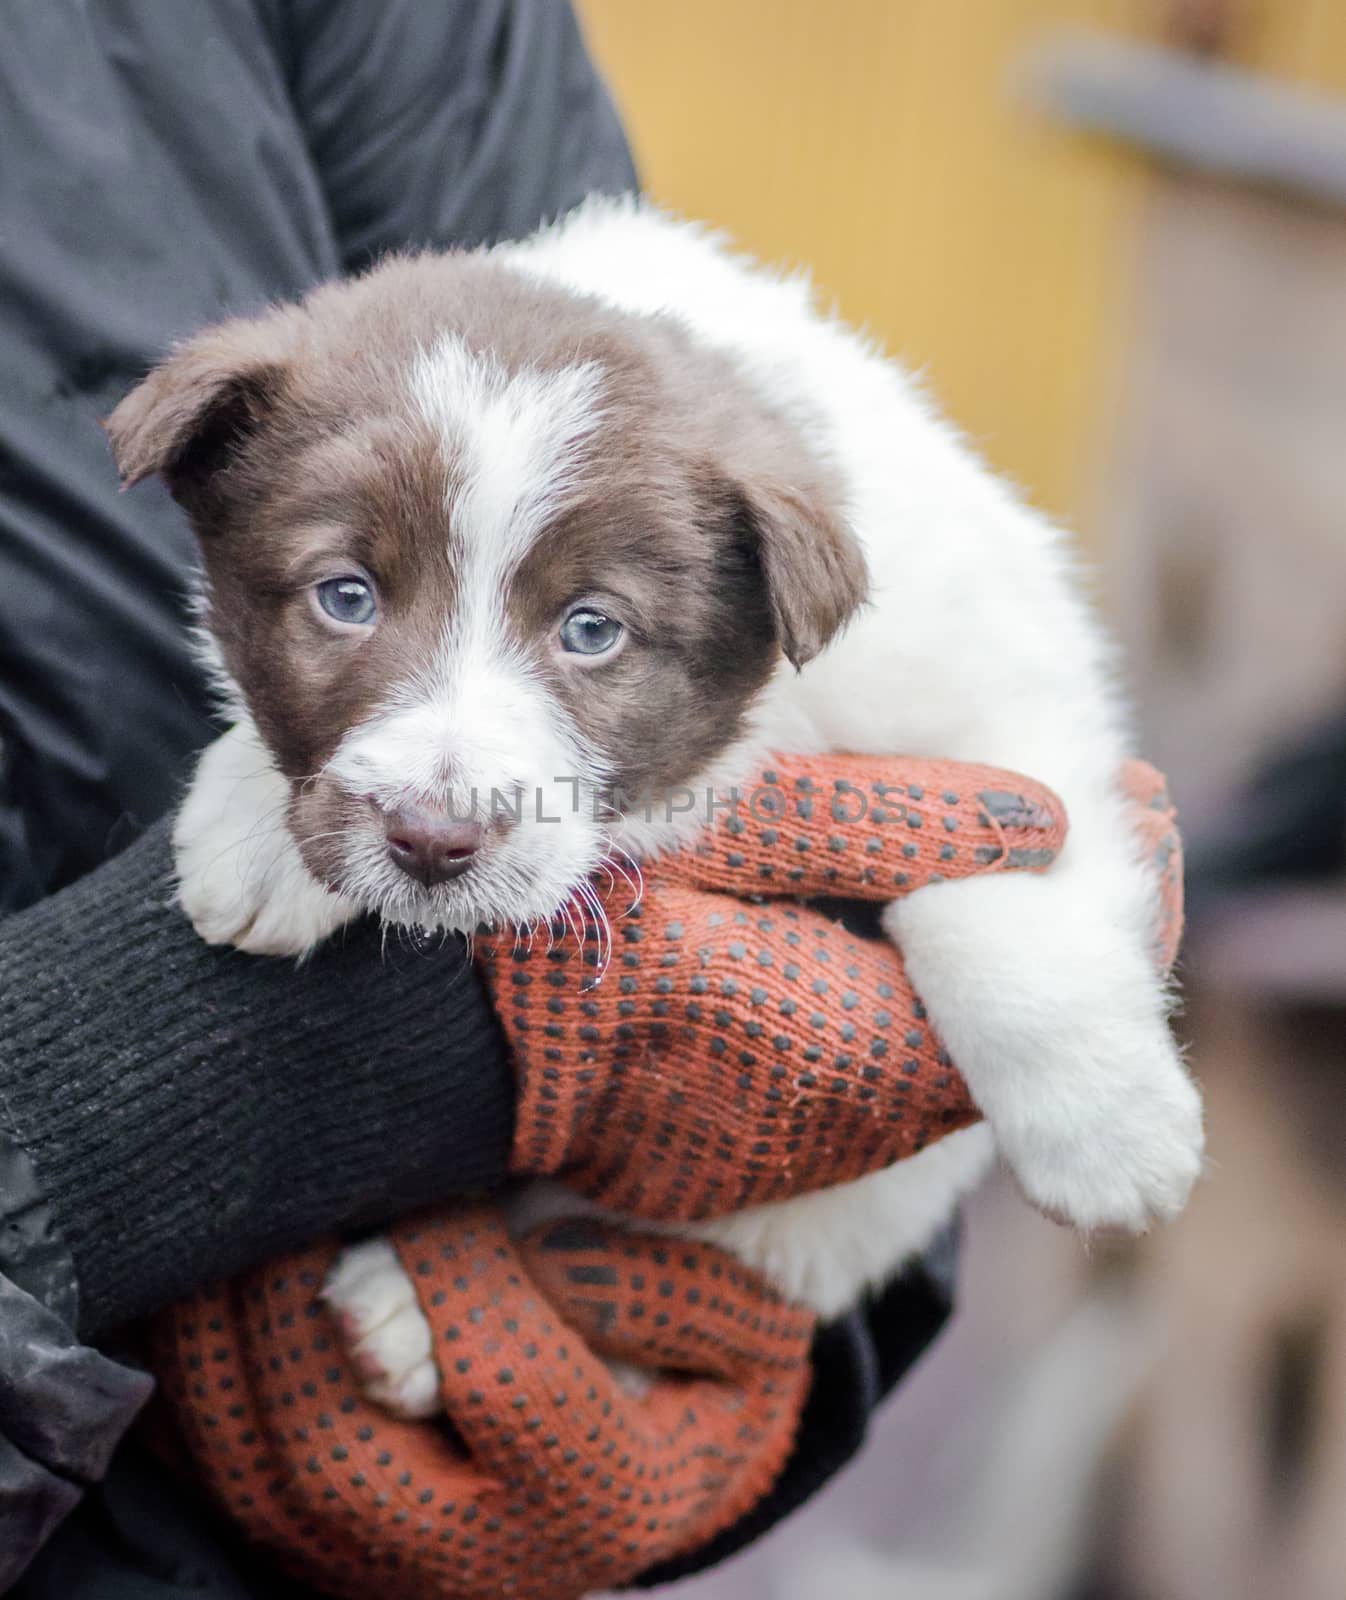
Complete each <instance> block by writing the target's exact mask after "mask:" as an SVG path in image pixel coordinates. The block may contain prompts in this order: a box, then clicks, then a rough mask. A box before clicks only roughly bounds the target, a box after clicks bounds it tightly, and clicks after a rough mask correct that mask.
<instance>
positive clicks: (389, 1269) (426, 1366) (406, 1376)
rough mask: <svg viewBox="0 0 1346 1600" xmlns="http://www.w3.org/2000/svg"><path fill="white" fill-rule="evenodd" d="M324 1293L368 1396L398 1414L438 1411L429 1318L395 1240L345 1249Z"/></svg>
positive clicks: (410, 1415)
mask: <svg viewBox="0 0 1346 1600" xmlns="http://www.w3.org/2000/svg"><path fill="white" fill-rule="evenodd" d="M323 1298H324V1299H325V1300H326V1301H327V1303H328V1305H329V1306H330V1307H331V1308H332V1311H333V1312H334V1314H335V1316H336V1319H337V1324H338V1326H339V1327H340V1329H341V1335H342V1338H343V1339H344V1340H345V1344H346V1350H347V1354H348V1355H349V1356H350V1359H351V1364H352V1365H353V1366H354V1368H355V1372H356V1376H357V1377H358V1378H359V1380H360V1385H361V1387H362V1388H363V1390H364V1392H365V1393H366V1394H367V1395H368V1396H369V1398H370V1399H371V1400H373V1401H375V1402H376V1403H377V1404H378V1405H381V1406H382V1407H383V1408H384V1409H385V1410H386V1411H390V1412H392V1414H393V1415H394V1416H395V1417H406V1418H412V1419H414V1418H418V1417H433V1416H435V1415H436V1414H437V1413H438V1412H439V1411H440V1409H441V1402H440V1398H439V1374H438V1372H436V1370H435V1364H434V1362H433V1361H432V1360H431V1357H430V1351H431V1345H432V1339H431V1334H430V1324H429V1323H428V1322H427V1321H426V1320H425V1316H424V1314H423V1313H422V1311H421V1308H420V1306H419V1305H418V1304H417V1302H416V1294H415V1291H414V1290H413V1288H412V1285H411V1279H410V1278H409V1277H408V1276H407V1274H406V1270H405V1269H404V1268H403V1266H402V1263H401V1261H400V1260H399V1258H398V1255H397V1252H396V1250H394V1249H393V1247H392V1245H390V1244H389V1243H388V1241H387V1240H386V1239H369V1240H367V1241H366V1242H365V1243H364V1244H358V1245H355V1246H353V1247H352V1248H351V1249H349V1250H346V1251H343V1253H342V1255H341V1257H340V1259H339V1260H338V1261H337V1264H336V1266H335V1267H333V1268H332V1272H331V1275H330V1276H329V1277H328V1279H327V1283H326V1285H325V1286H324V1288H323Z"/></svg>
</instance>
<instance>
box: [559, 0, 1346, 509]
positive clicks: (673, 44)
mask: <svg viewBox="0 0 1346 1600" xmlns="http://www.w3.org/2000/svg"><path fill="white" fill-rule="evenodd" d="M1175 9H1177V10H1181V9H1183V8H1181V7H1178V8H1174V7H1165V6H1163V5H1161V4H1159V3H1158V0H833V3H831V4H824V3H822V0H581V3H580V10H581V14H582V16H583V18H584V21H585V23H586V26H587V30H588V34H589V39H590V43H591V45H592V47H593V49H594V52H595V54H596V55H597V57H598V60H599V62H600V64H601V65H602V66H603V68H604V69H605V71H606V73H607V76H608V80H609V82H610V84H611V85H612V87H613V90H614V92H615V94H616V97H617V100H618V103H619V105H620V107H621V110H622V113H623V116H624V117H625V119H626V123H627V127H628V129H629V130H630V133H631V136H632V139H633V142H634V145H635V149H636V155H637V159H638V161H639V164H640V169H641V173H642V177H643V180H644V183H645V186H646V188H647V190H648V191H649V193H650V194H652V195H653V196H654V198H655V199H657V200H659V201H660V202H662V203H664V204H666V205H668V206H670V207H672V208H673V209H674V210H677V211H680V212H683V213H685V214H687V215H690V216H695V217H700V218H703V219H706V220H709V221H713V222H716V223H719V224H721V225H723V226H724V227H726V228H728V229H729V230H730V231H731V232H732V233H733V235H734V236H735V237H736V238H737V239H738V240H739V241H740V242H741V243H742V244H743V245H744V246H745V247H747V248H748V249H749V250H751V251H752V252H753V253H754V254H756V255H759V256H761V257H763V258H764V259H766V260H770V261H780V262H788V263H796V264H804V265H807V266H808V267H809V268H810V270H811V271H812V273H813V275H814V277H815V279H816V281H817V283H818V285H819V286H820V288H821V289H822V290H823V291H824V292H825V294H826V295H828V296H829V297H834V298H835V301H836V303H837V305H838V306H839V307H840V309H841V311H842V312H843V314H844V315H845V316H846V317H847V318H848V319H849V320H850V321H852V322H857V323H860V324H863V325H865V326H867V327H868V328H870V329H872V330H873V331H874V332H875V333H876V334H877V335H879V336H880V337H881V338H882V339H883V341H884V343H885V344H886V346H887V347H888V349H889V350H890V351H892V352H893V353H894V354H897V355H900V356H901V357H903V358H904V359H905V360H906V361H908V362H909V363H910V364H912V365H914V366H916V367H920V368H924V369H926V370H927V371H928V373H929V376H930V380H931V382H932V384H933V387H934V389H935V392H936V393H937V394H938V395H939V397H940V398H941V401H942V403H943V405H944V407H945V409H946V410H947V411H948V412H949V413H950V414H951V415H952V416H953V417H954V419H955V420H956V421H957V422H958V423H959V424H960V426H961V427H962V428H963V429H964V430H965V431H966V432H967V433H968V434H970V435H971V436H972V437H973V438H974V439H975V440H976V441H977V443H978V445H979V447H980V449H981V450H982V452H983V454H985V455H986V457H987V458H988V459H989V460H990V461H991V462H992V463H993V464H994V465H995V466H996V467H998V468H999V469H1000V470H1001V471H1003V472H1006V473H1008V474H1009V475H1010V476H1011V477H1012V478H1014V479H1015V480H1016V481H1017V482H1018V483H1019V484H1020V485H1021V486H1022V487H1023V488H1024V489H1025V490H1026V491H1027V492H1028V493H1029V495H1030V496H1031V497H1032V498H1033V499H1034V500H1035V501H1036V502H1037V503H1038V504H1040V505H1042V506H1044V507H1045V508H1047V509H1048V510H1050V511H1052V512H1054V513H1056V514H1057V515H1061V516H1065V517H1067V518H1069V519H1071V520H1072V521H1074V522H1076V523H1077V524H1079V525H1081V527H1082V531H1083V533H1084V535H1085V537H1086V539H1088V538H1090V536H1091V534H1092V527H1093V525H1092V519H1091V518H1090V516H1089V511H1090V496H1091V490H1092V487H1093V480H1094V475H1095V469H1096V464H1097V463H1096V451H1097V449H1098V441H1099V439H1100V436H1101V435H1102V434H1103V433H1104V432H1106V429H1107V425H1108V422H1109V420H1110V417H1111V410H1112V407H1113V404H1114V400H1115V393H1116V386H1117V383H1118V382H1119V380H1120V377H1121V361H1120V356H1121V353H1122V352H1123V351H1124V349H1125V342H1126V336H1127V329H1128V325H1129V321H1130V317H1131V304H1130V299H1131V284H1132V253H1133V242H1134V236H1135V227H1136V218H1137V210H1138V205H1139V203H1140V202H1141V199H1142V196H1143V190H1144V184H1145V169H1144V167H1143V165H1142V163H1141V162H1140V161H1139V160H1137V159H1135V158H1133V157H1130V156H1128V155H1125V154H1123V153H1121V152H1120V151H1119V150H1118V149H1116V148H1115V147H1112V146H1106V145H1103V144H1102V143H1099V142H1091V141H1085V140H1081V139H1078V138H1074V137H1072V136H1071V135H1069V134H1067V133H1064V132H1062V131H1061V130H1059V129H1057V128H1054V127H1052V126H1050V125H1049V124H1048V123H1047V122H1046V121H1045V120H1044V119H1042V118H1041V117H1040V116H1038V115H1036V114H1035V113H1034V112H1033V111H1032V110H1031V108H1029V107H1027V106H1026V105H1025V104H1024V103H1023V99H1022V97H1021V96H1019V95H1017V94H1016V90H1015V79H1016V75H1017V73H1018V71H1019V69H1020V66H1021V63H1022V61H1023V57H1024V54H1025V52H1026V51H1028V50H1029V49H1030V48H1031V47H1032V46H1033V45H1034V43H1035V42H1037V41H1038V40H1040V39H1041V38H1042V36H1043V35H1044V33H1045V32H1046V30H1048V29H1050V28H1054V27H1057V26H1060V25H1071V26H1082V27H1090V28H1097V29H1102V30H1106V31H1108V32H1111V33H1113V34H1118V35H1124V36H1127V37H1152V38H1153V37H1157V36H1158V35H1159V34H1160V33H1161V32H1162V31H1163V25H1164V21H1165V18H1166V17H1167V16H1168V15H1170V14H1171V13H1172V12H1173V11H1174V10H1175ZM1187 9H1189V10H1190V9H1193V8H1191V7H1188V8H1187ZM1196 9H1200V8H1196ZM1223 9H1225V10H1228V9H1229V8H1228V7H1225V8H1223ZM1237 10H1238V12H1239V19H1238V27H1237V29H1236V30H1235V32H1234V35H1233V38H1232V40H1231V52H1230V53H1231V54H1232V55H1233V56H1234V57H1235V59H1241V60H1243V61H1245V62H1246V63H1248V64H1252V65H1256V66H1260V67H1263V68H1265V69H1267V70H1268V71H1271V72H1274V73H1277V74H1278V75H1280V76H1281V77H1282V78H1285V79H1288V80H1290V81H1297V82H1304V83H1310V84H1319V85H1322V86H1325V87H1331V88H1343V87H1346V3H1344V0H1263V3H1261V4H1251V5H1249V4H1243V5H1239V6H1238V7H1237Z"/></svg>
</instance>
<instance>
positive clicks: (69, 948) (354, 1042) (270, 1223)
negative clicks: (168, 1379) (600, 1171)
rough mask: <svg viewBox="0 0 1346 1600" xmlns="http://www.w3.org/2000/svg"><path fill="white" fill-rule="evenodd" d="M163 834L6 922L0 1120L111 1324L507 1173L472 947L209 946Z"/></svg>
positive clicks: (90, 1320) (372, 933)
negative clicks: (303, 956) (177, 887)
mask: <svg viewBox="0 0 1346 1600" xmlns="http://www.w3.org/2000/svg"><path fill="white" fill-rule="evenodd" d="M170 876H171V866H170V855H169V847H168V841H167V832H166V828H165V827H163V826H160V827H159V828H156V829H155V830H153V832H152V833H151V834H150V835H148V836H147V837H146V838H145V839H143V840H142V841H140V842H139V843H138V844H136V845H134V846H132V848H131V849H130V850H128V851H127V852H126V853H125V854H124V855H122V856H120V857H118V858H117V860H115V861H114V862H112V863H110V864H109V865H108V866H106V867H104V868H102V869H100V870H99V871H98V872H96V873H94V874H92V875H91V876H90V877H89V878H86V879H84V880H83V881H82V882H81V883H79V884H77V885H75V886H74V887H73V888H71V889H68V890H65V891H64V892H62V893H61V894H58V895H55V896H53V897H52V898H51V899H49V900H47V901H45V902H43V903H42V904H41V905H39V906H35V907H33V908H31V909H30V910H28V911H24V912H21V913H19V914H18V915H16V916H13V917H11V918H8V919H7V920H5V921H4V922H0V1115H3V1117H4V1120H5V1123H6V1125H7V1129H8V1131H9V1132H11V1133H12V1135H13V1136H14V1137H15V1139H16V1140H17V1142H18V1143H19V1144H21V1145H22V1146H23V1147H24V1148H25V1149H26V1150H27V1151H28V1152H29V1154H30V1155H31V1157H32V1160H33V1162H34V1165H35V1167H36V1171H37V1175H38V1178H39V1181H40V1184H41V1187H42V1190H43V1192H44V1193H45V1194H46V1196H47V1197H48V1198H49V1199H50V1202H51V1206H52V1210H53V1213H54V1218H55V1222H56V1226H57V1228H58V1229H59V1232H60V1234H61V1236H62V1237H63V1238H64V1239H65V1241H66V1242H67V1243H68V1245H69V1248H70V1250H71V1252H72V1254H73V1256H74V1260H75V1264H76V1268H77V1271H78V1278H79V1289H80V1312H79V1322H80V1328H81V1331H82V1332H83V1333H84V1334H85V1336H86V1337H88V1336H91V1335H96V1334H99V1333H102V1332H104V1331H106V1330H107V1329H109V1328H112V1327H114V1326H116V1325H118V1324H120V1323H122V1322H124V1321H127V1320H129V1319H131V1318H134V1317H138V1316H140V1315H142V1314H144V1313H146V1312H148V1311H151V1310H154V1309H156V1308H157V1307H159V1306H161V1305H163V1304H166V1303H167V1302H169V1301H171V1300H173V1299H176V1298H178V1297H180V1296H182V1295H184V1294H186V1293H189V1292H190V1291H192V1290H193V1289H195V1288H198V1287H200V1286H201V1285H202V1284H204V1283H205V1282H208V1281H209V1280H211V1279H213V1278H216V1277H220V1276H226V1275H228V1274H230V1273H232V1272H235V1271H238V1270H241V1269H242V1268H244V1267H246V1266H251V1265H255V1264H256V1263H257V1262H259V1261H262V1260H265V1259H266V1258H267V1257H268V1256H270V1255H272V1254H276V1253H280V1252H282V1251H284V1250H288V1249H292V1248H294V1247H295V1246H297V1245H299V1244H302V1243H305V1242H307V1241H308V1240H310V1239H312V1238H313V1237H315V1236H317V1235H319V1234H321V1233H325V1232H329V1231H331V1230H333V1229H336V1228H343V1227H353V1226H374V1225H377V1224H379V1223H381V1222H384V1221H388V1220H391V1219H392V1218H393V1217H395V1216H398V1215H401V1214H402V1213H404V1212H405V1211H408V1210H412V1209H415V1208H416V1207H418V1206H422V1205H426V1204H430V1203H433V1202H435V1201H438V1200H443V1199H446V1198H448V1197H450V1196H453V1195H456V1194H461V1193H465V1192H469V1191H473V1190H479V1189H482V1188H487V1187H491V1186H493V1185H495V1184H497V1183H499V1182H500V1181H502V1180H503V1178H504V1176H505V1173H506V1168H507V1161H508V1153H509V1147H510V1139H511V1135H512V1123H513V1097H514V1090H513V1081H512V1077H511V1074H510V1071H509V1067H508V1063H507V1060H506V1056H505V1051H504V1046H503V1043H502V1040H501V1037H500V1034H499V1032H498V1029H497V1026H496V1023H495V1018H494V1014H493V1013H492V1012H491V1010H490V1008H489V1005H488V1003H487V1001H486V998H485V994H484V991H483V989H482V986H481V984H480V982H479V980H478V978H477V976H476V973H475V971H474V969H473V968H472V966H471V964H470V962H469V961H468V960H467V957H466V953H465V950H464V947H463V944H462V942H461V941H460V940H457V939H447V940H444V941H442V942H440V941H436V942H435V943H434V944H433V945H432V946H426V947H419V946H412V945H411V944H409V943H407V942H405V941H404V940H400V939H398V938H397V937H396V936H389V937H388V938H387V939H386V941H385V937H384V932H383V930H382V929H381V928H379V927H378V926H376V925H375V924H373V923H372V922H369V921H366V922H364V923H361V924H357V925H355V926H353V927H351V928H350V929H348V930H346V931H345V933H344V934H342V935H338V936H337V937H336V938H335V939H334V940H332V941H331V943H330V945H329V946H328V947H326V948H324V949H323V950H321V951H319V952H318V954H317V955H315V956H314V957H313V958H312V959H311V960H309V961H308V962H306V963H305V964H304V965H303V966H302V967H297V966H296V965H295V964H293V963H291V962H288V961H278V960H272V959H265V958H257V957H250V956H245V955H241V954H239V953H238V952H236V951H230V950H215V949H210V948H208V947H207V946H205V945H203V944H202V943H201V942H200V941H199V940H198V939H197V937H196V935H195V933H194V932H193V931H192V929H191V927H190V925H189V924H188V923H187V921H186V919H185V918H184V917H183V916H182V914H181V912H180V911H178V910H177V909H176V908H175V907H174V906H173V904H172V900H171V888H170Z"/></svg>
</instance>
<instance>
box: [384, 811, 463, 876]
mask: <svg viewBox="0 0 1346 1600" xmlns="http://www.w3.org/2000/svg"><path fill="white" fill-rule="evenodd" d="M383 828H384V832H385V834H386V835H387V838H388V854H389V855H390V856H391V857H392V858H393V860H394V861H395V862H396V863H397V865H398V866H399V867H401V869H402V871H403V872H405V873H406V874H407V876H408V877H411V878H415V879H416V881H417V882H418V883H423V884H424V885H425V886H426V888H427V889H428V888H431V887H433V886H434V885H435V884H437V883H448V881H449V880H450V879H451V878H457V877H460V876H461V875H462V874H463V873H464V872H466V871H467V869H468V868H469V867H470V866H471V865H472V858H473V856H475V855H476V853H477V851H478V850H479V849H480V848H481V842H482V839H483V838H484V837H485V831H486V830H485V829H484V828H483V827H482V825H481V823H479V822H460V821H458V820H457V818H455V817H451V816H448V815H447V814H446V813H445V812H442V811H426V810H422V809H421V808H420V807H419V806H403V807H401V808H400V809H399V810H397V811H389V812H386V813H385V814H384V818H383Z"/></svg>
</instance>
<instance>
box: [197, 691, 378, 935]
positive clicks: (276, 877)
mask: <svg viewBox="0 0 1346 1600" xmlns="http://www.w3.org/2000/svg"><path fill="white" fill-rule="evenodd" d="M288 803H289V786H288V784H287V783H286V781H285V779H284V777H283V776H282V775H281V773H279V772H278V771H277V770H276V767H275V764H274V762H273V761H272V759H271V756H270V754H269V753H268V751H267V750H266V748H265V747H264V746H263V745H262V743H261V741H260V739H259V738H258V737H257V733H256V730H255V729H254V728H253V726H252V724H251V723H250V722H247V721H244V722H240V723H239V724H238V725H237V726H235V727H233V728H231V729H230V730H229V732H228V733H226V734H224V735H223V736H222V737H220V738H219V739H217V740H216V741H215V743H214V744H212V745H211V746H210V747H209V748H208V749H207V750H206V752H205V754H204V755H203V756H202V757H201V760H200V763H199V764H198V766H197V769H196V775H195V777H194V778H193V780H192V786H191V790H190V792H189V793H188V795H187V799H186V802H185V804H184V805H183V807H182V810H181V811H180V812H179V813H178V819H177V823H176V825H175V826H174V829H173V847H174V852H175V854H176V858H177V870H178V903H179V904H180V905H181V906H182V908H183V910H184V911H185V912H186V913H187V915H188V916H189V917H190V918H191V920H192V926H193V927H194V928H195V929H196V931H197V932H198V933H199V934H200V935H201V937H202V938H203V939H204V940H205V941H206V943H207V944H231V945H235V946H236V947H237V948H238V949H240V950H248V951H251V952H252V953H253V954H254V955H273V956H298V955H303V954H304V953H305V952H306V951H308V950H311V949H312V948H313V947H314V945H316V944H320V943H321V942H322V940H324V939H325V938H327V937H328V935H329V934H331V933H333V932H335V931H336V929H337V928H339V927H340V926H341V925H342V924H343V923H344V922H346V921H348V920H349V919H350V917H351V916H352V915H353V914H354V912H355V909H356V908H355V907H354V905H353V904H352V903H351V902H350V901H348V900H346V899H344V898H343V897H342V896H341V895H337V894H333V893H331V891H330V890H327V889H325V888H324V887H323V886H322V885H321V884H320V883H318V882H317V880H316V879H315V878H314V877H313V876H312V874H311V873H310V872H309V871H308V869H307V867H305V865H304V863H303V860H302V858H301V857H300V854H299V850H298V848H297V846H296V845H295V842H294V839H293V837H292V836H291V834H290V830H289V828H288V826H287V825H286V809H287V806H288Z"/></svg>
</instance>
